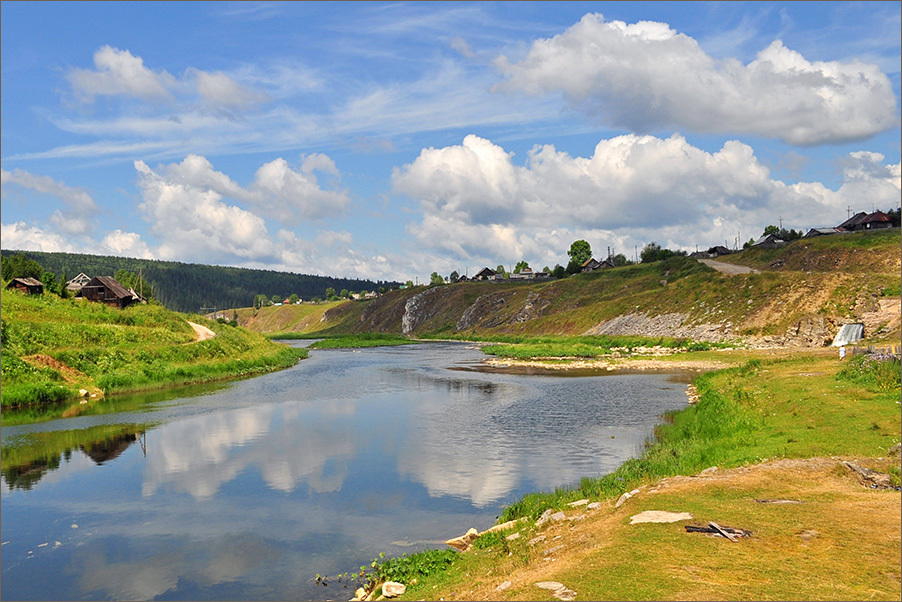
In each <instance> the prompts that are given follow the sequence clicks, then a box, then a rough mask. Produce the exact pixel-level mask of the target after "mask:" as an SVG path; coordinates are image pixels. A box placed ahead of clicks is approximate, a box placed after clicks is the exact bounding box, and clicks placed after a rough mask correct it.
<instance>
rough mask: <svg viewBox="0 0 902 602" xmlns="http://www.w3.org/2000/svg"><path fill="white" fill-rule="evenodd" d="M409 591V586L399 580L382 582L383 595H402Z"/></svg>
mask: <svg viewBox="0 0 902 602" xmlns="http://www.w3.org/2000/svg"><path fill="white" fill-rule="evenodd" d="M406 591H407V586H406V585H404V584H403V583H398V582H397V581H386V582H385V583H383V584H382V595H383V596H385V597H386V598H394V597H395V596H400V595H401V594H403V593H404V592H406Z"/></svg>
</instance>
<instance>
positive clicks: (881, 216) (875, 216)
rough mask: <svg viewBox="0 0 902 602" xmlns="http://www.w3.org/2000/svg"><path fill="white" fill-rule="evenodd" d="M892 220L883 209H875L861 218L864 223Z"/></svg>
mask: <svg viewBox="0 0 902 602" xmlns="http://www.w3.org/2000/svg"><path fill="white" fill-rule="evenodd" d="M889 221H892V220H891V219H890V218H889V216H888V215H887V214H885V213H884V212H882V211H875V212H874V213H871V214H870V215H868V216H866V217H865V218H864V219H863V220H861V223H862V224H874V223H877V222H889Z"/></svg>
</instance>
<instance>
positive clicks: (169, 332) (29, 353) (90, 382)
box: [0, 291, 305, 422]
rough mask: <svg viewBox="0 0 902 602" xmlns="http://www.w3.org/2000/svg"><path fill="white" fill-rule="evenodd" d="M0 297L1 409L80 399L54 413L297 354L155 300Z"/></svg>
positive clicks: (261, 367) (269, 366) (263, 366)
mask: <svg viewBox="0 0 902 602" xmlns="http://www.w3.org/2000/svg"><path fill="white" fill-rule="evenodd" d="M0 303H2V330H0V338H2V345H3V354H2V366H0V374H2V381H3V389H2V405H3V406H4V407H9V406H19V405H40V404H42V403H46V402H54V401H65V400H71V399H73V398H76V397H84V398H85V400H84V402H83V404H79V403H78V402H77V401H76V402H75V406H74V409H66V408H63V409H60V408H58V407H57V408H55V409H54V411H56V410H59V411H69V412H70V413H71V412H73V411H74V412H76V413H78V412H82V411H90V409H91V407H90V406H91V405H92V404H86V403H85V402H87V401H89V400H93V399H96V398H99V397H103V396H104V395H105V394H109V393H119V392H126V391H137V390H146V389H155V388H164V387H168V386H172V385H180V384H187V383H197V382H207V381H215V380H223V379H228V378H236V377H240V376H248V375H251V374H259V373H263V372H268V371H270V370H274V369H277V368H281V367H287V366H290V365H293V364H294V363H295V362H297V360H298V358H299V357H301V356H303V355H304V354H305V351H304V350H299V349H294V348H291V347H288V346H285V345H280V344H277V343H273V342H271V341H269V340H267V339H266V338H265V337H263V336H261V335H259V334H257V333H252V332H249V331H247V330H244V329H241V328H234V327H232V326H228V325H223V324H219V323H217V322H213V321H208V320H206V319H204V318H201V317H200V316H193V317H192V316H187V315H184V314H179V313H176V312H172V311H169V310H167V309H165V308H163V307H161V306H160V305H156V304H148V305H142V304H135V305H132V306H130V307H128V308H126V309H124V310H119V309H113V308H110V307H107V306H105V305H103V304H101V303H91V302H88V301H76V300H74V299H61V298H59V297H57V296H56V295H53V294H50V293H45V294H43V295H25V294H23V293H21V292H19V291H4V292H3V295H2V301H0ZM189 319H190V320H192V321H193V322H189ZM80 390H81V391H82V392H81V393H80V392H79V391H80ZM82 406H84V407H82ZM3 419H4V421H6V422H8V421H9V420H11V419H12V418H11V417H10V415H9V414H7V413H4V417H3Z"/></svg>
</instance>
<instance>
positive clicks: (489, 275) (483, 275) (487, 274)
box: [473, 268, 495, 280]
mask: <svg viewBox="0 0 902 602" xmlns="http://www.w3.org/2000/svg"><path fill="white" fill-rule="evenodd" d="M494 279H495V270H493V269H492V268H482V269H481V270H479V272H477V273H476V275H475V276H473V280H494Z"/></svg>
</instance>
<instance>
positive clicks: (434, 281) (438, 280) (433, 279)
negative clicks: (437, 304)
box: [429, 272, 445, 286]
mask: <svg viewBox="0 0 902 602" xmlns="http://www.w3.org/2000/svg"><path fill="white" fill-rule="evenodd" d="M444 283H445V279H444V278H442V277H441V276H439V275H438V272H432V274H430V275H429V286H436V285H439V284H444Z"/></svg>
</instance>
